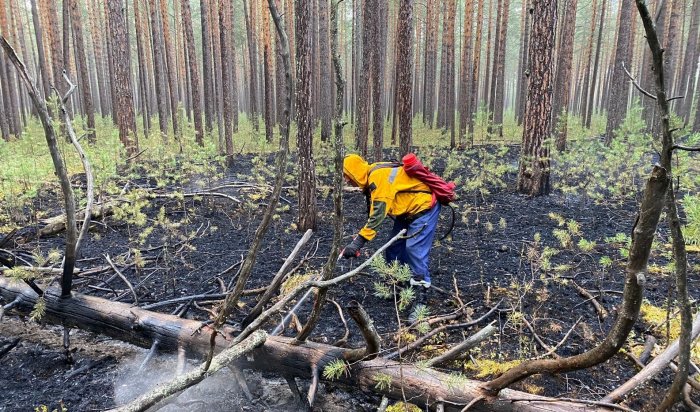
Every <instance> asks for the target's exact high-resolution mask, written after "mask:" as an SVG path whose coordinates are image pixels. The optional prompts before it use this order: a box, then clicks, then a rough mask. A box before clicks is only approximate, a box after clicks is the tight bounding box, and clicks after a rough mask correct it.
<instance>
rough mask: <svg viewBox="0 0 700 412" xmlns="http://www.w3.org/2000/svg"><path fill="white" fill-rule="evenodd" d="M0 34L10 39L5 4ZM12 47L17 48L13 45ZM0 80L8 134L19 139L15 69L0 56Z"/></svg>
mask: <svg viewBox="0 0 700 412" xmlns="http://www.w3.org/2000/svg"><path fill="white" fill-rule="evenodd" d="M0 34H2V35H3V36H5V37H6V38H7V39H11V38H12V37H14V36H11V29H10V25H9V22H8V20H7V12H6V9H5V3H3V4H2V5H0ZM13 46H15V47H16V46H17V45H16V44H14V45H13ZM0 79H2V88H3V103H4V114H3V115H2V116H5V118H6V119H7V120H6V121H7V126H8V131H9V134H12V135H14V136H15V137H19V136H20V135H21V133H22V124H21V123H20V120H19V107H18V103H17V101H18V98H17V90H18V88H17V82H16V77H15V69H14V67H12V65H11V64H10V62H9V60H8V59H7V58H6V57H5V56H0Z"/></svg>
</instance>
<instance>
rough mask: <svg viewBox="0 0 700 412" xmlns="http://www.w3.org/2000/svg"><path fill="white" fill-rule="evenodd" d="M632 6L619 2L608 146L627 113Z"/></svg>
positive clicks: (609, 106)
mask: <svg viewBox="0 0 700 412" xmlns="http://www.w3.org/2000/svg"><path fill="white" fill-rule="evenodd" d="M632 7H633V5H632V0H622V1H621V3H620V24H619V27H618V32H617V47H616V51H615V65H614V68H613V72H612V84H611V86H610V87H611V91H610V94H609V96H608V104H607V106H608V123H607V127H606V129H605V144H606V145H608V146H609V145H610V143H612V139H613V133H614V131H615V129H617V128H618V127H620V125H621V124H622V122H623V121H624V120H625V116H626V114H627V100H628V98H629V80H628V79H627V75H626V74H625V67H631V66H632V36H631V32H630V26H631V24H629V23H628V22H629V21H630V20H631V19H632ZM628 70H629V69H628Z"/></svg>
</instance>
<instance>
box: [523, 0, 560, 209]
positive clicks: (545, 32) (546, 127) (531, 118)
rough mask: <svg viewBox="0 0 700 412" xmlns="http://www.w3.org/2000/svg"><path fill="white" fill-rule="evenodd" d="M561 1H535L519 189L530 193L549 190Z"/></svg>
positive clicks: (546, 192)
mask: <svg viewBox="0 0 700 412" xmlns="http://www.w3.org/2000/svg"><path fill="white" fill-rule="evenodd" d="M556 27H557V0H541V1H535V2H533V11H532V37H531V38H530V47H529V50H528V55H529V56H530V57H531V59H530V70H531V74H530V81H529V83H528V90H527V104H526V107H525V119H524V125H523V144H522V149H521V153H520V168H519V169H520V170H519V173H518V191H519V192H520V193H523V194H527V195H530V196H539V195H545V194H548V193H549V189H550V186H549V149H548V147H547V145H546V144H545V140H546V139H548V138H549V136H550V134H551V131H552V86H553V80H554V79H553V74H554V73H553V72H552V70H553V65H552V63H553V61H552V54H553V50H554V33H556Z"/></svg>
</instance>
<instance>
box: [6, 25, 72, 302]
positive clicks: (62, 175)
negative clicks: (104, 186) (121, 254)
mask: <svg viewBox="0 0 700 412" xmlns="http://www.w3.org/2000/svg"><path fill="white" fill-rule="evenodd" d="M0 46H2V48H3V49H4V50H5V55H6V56H7V57H8V59H9V60H10V61H11V62H12V64H13V65H14V66H15V68H16V69H17V72H18V73H19V75H20V78H21V80H22V82H23V83H24V86H25V87H26V88H27V92H28V93H29V97H30V99H31V100H32V103H33V104H34V107H35V108H36V111H37V114H38V116H39V120H41V124H42V126H43V127H44V135H45V136H46V144H47V145H48V147H49V153H50V154H51V160H52V161H53V166H54V168H55V169H56V175H58V180H59V183H60V185H61V192H62V193H63V201H64V207H65V210H66V227H67V229H68V230H66V252H65V261H64V262H63V274H62V276H61V297H63V298H66V297H70V294H71V286H72V283H73V268H74V267H75V259H76V252H77V248H76V245H77V242H78V225H77V223H76V218H75V195H74V194H73V188H72V187H71V184H70V179H69V177H68V170H67V169H66V165H65V163H64V161H63V157H62V156H61V152H60V150H59V148H58V142H57V138H56V129H55V128H54V127H53V123H52V120H51V117H50V116H49V111H48V108H47V107H46V102H45V101H44V100H43V99H42V98H41V94H40V93H39V90H38V89H37V88H36V85H35V84H34V81H33V80H32V79H30V78H29V74H28V73H27V68H26V67H25V66H24V63H22V61H20V59H19V57H17V54H16V53H15V51H14V49H13V48H12V46H10V44H9V43H8V42H7V40H5V37H3V36H0ZM66 97H67V96H66Z"/></svg>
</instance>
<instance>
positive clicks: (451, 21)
mask: <svg viewBox="0 0 700 412" xmlns="http://www.w3.org/2000/svg"><path fill="white" fill-rule="evenodd" d="M446 16H447V22H446V24H445V25H444V26H445V27H444V29H443V30H445V32H446V33H444V34H443V36H444V38H445V39H444V40H443V48H442V50H443V53H445V50H447V53H446V58H445V83H444V84H445V114H444V117H445V130H446V131H449V132H450V148H455V147H456V146H457V142H456V136H455V20H456V17H457V1H456V0H447V15H446Z"/></svg>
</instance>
